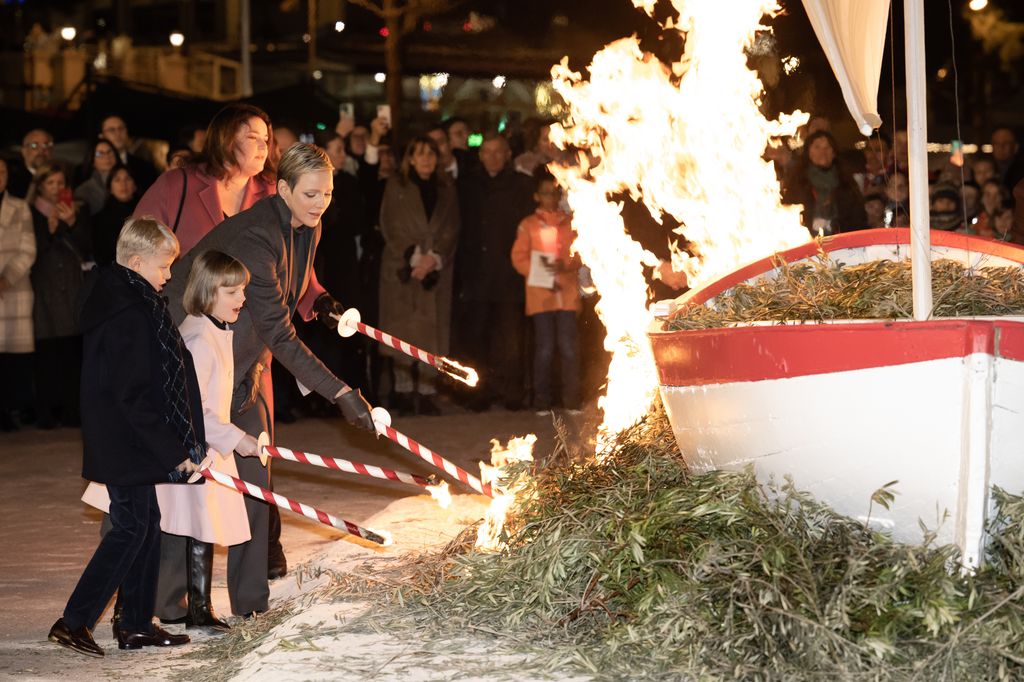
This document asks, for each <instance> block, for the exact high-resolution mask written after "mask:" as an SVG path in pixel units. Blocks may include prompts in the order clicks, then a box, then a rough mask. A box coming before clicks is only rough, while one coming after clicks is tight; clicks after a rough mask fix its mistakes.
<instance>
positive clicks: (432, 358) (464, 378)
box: [331, 308, 480, 386]
mask: <svg viewBox="0 0 1024 682" xmlns="http://www.w3.org/2000/svg"><path fill="white" fill-rule="evenodd" d="M331 317H333V318H334V319H335V320H337V321H338V335H339V336H341V337H342V338H346V339H347V338H348V337H350V336H352V335H353V334H355V333H356V332H359V333H360V334H365V335H366V336H369V337H370V338H371V339H373V340H374V341H378V342H380V343H383V344H384V345H385V346H389V347H391V348H394V349H395V350H397V351H399V352H402V353H405V354H406V355H408V356H409V357H411V358H413V359H415V360H419V361H420V362H425V363H427V364H428V365H430V366H431V367H434V368H436V369H437V370H438V371H439V372H441V373H442V374H445V375H447V376H449V377H451V378H452V379H455V380H456V381H461V382H462V383H464V384H466V385H467V386H476V385H477V383H478V382H479V381H480V377H479V376H478V375H477V373H476V370H475V369H473V368H472V367H466V366H465V365H462V364H459V363H458V362H455V361H454V360H452V359H451V358H446V357H444V356H442V355H434V354H433V353H428V352H427V351H425V350H423V349H421V348H417V347H416V346H414V345H412V344H411V343H407V342H405V341H403V340H401V339H396V338H395V337H393V336H391V335H390V334H387V333H385V332H382V331H381V330H379V329H376V328H375V327H371V326H370V325H368V324H363V322H362V321H361V319H362V318H361V316H360V315H359V311H358V310H357V309H356V308H349V309H348V310H346V311H345V312H344V313H342V314H341V315H335V314H334V313H331Z"/></svg>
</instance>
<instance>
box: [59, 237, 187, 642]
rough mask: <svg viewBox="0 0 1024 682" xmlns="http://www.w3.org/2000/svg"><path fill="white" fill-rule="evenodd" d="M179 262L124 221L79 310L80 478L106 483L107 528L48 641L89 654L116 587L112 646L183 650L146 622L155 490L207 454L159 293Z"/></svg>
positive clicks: (183, 355)
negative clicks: (118, 607)
mask: <svg viewBox="0 0 1024 682" xmlns="http://www.w3.org/2000/svg"><path fill="white" fill-rule="evenodd" d="M177 255H178V240H177V239H176V238H175V236H174V234H173V233H172V232H171V231H170V230H168V229H167V227H165V226H164V225H161V224H160V223H159V222H157V221H156V220H153V219H152V218H133V219H130V220H129V221H128V222H127V223H125V225H124V228H123V229H122V230H121V236H120V237H119V238H118V240H117V263H116V264H114V265H111V266H110V267H109V268H103V269H102V270H101V271H100V273H99V275H98V276H97V278H96V282H95V284H94V287H93V289H92V290H91V291H90V292H89V293H88V294H87V295H86V297H85V302H84V305H83V307H82V312H81V320H80V323H81V328H82V332H83V344H84V348H83V361H82V441H83V445H84V454H83V463H82V476H83V478H86V479H88V480H90V481H96V482H98V483H105V484H106V486H107V491H108V493H109V495H110V521H111V524H112V528H111V530H110V532H108V533H107V534H106V535H105V536H104V537H103V538H102V540H101V541H100V544H99V547H97V548H96V552H95V553H94V554H93V557H92V559H91V560H90V561H89V563H88V565H87V566H86V567H85V570H84V571H83V573H82V577H81V578H79V581H78V585H77V586H76V587H75V590H74V592H73V593H72V594H71V598H70V599H69V600H68V603H67V606H66V607H65V608H64V614H63V617H61V618H60V619H58V620H57V622H56V623H54V625H53V627H52V628H51V629H50V635H49V639H50V641H52V642H56V643H57V644H60V645H61V646H64V647H67V648H69V649H72V650H74V651H77V652H79V653H83V654H86V655H89V656H102V655H103V649H102V648H101V647H100V646H99V645H97V644H96V642H95V641H94V640H93V638H92V633H91V630H92V628H93V627H94V626H95V624H96V621H97V620H99V617H100V615H101V614H102V613H103V610H104V609H105V608H106V606H107V602H108V601H110V598H111V597H112V596H113V594H114V592H115V591H116V590H117V589H118V587H120V588H121V595H122V599H123V613H122V615H121V618H120V620H119V621H118V622H117V623H115V626H114V636H115V638H116V639H117V645H118V648H120V649H138V648H141V647H144V646H174V645H179V644H185V643H186V642H188V641H189V638H188V636H186V635H172V634H170V633H168V632H166V631H165V630H162V629H161V628H160V627H158V626H156V625H154V624H153V622H152V620H153V609H154V600H155V591H156V583H157V568H158V566H159V559H160V510H159V508H158V506H157V499H156V492H155V489H154V484H155V483H166V482H168V481H171V482H176V481H181V480H183V479H184V478H185V477H186V476H187V475H188V474H189V473H191V472H193V471H195V470H196V469H197V466H196V465H197V464H198V463H199V462H200V461H202V458H203V456H204V455H205V451H206V446H205V434H204V432H203V412H202V405H201V403H200V398H199V386H198V383H197V381H196V376H195V369H194V368H193V365H192V358H191V356H190V355H189V353H188V351H187V350H186V349H185V346H184V343H183V342H182V339H181V335H180V334H179V333H178V330H177V328H176V327H175V325H174V323H173V322H172V320H171V317H170V315H169V314H168V312H167V304H166V302H165V301H164V299H163V298H161V297H160V296H159V292H160V290H161V289H163V286H164V284H165V283H166V282H167V280H168V279H170V267H171V263H172V262H174V259H175V258H176V257H177Z"/></svg>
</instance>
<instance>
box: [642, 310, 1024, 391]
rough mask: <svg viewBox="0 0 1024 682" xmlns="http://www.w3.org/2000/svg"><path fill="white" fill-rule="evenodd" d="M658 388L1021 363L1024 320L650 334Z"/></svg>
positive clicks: (843, 324) (813, 325) (842, 324)
mask: <svg viewBox="0 0 1024 682" xmlns="http://www.w3.org/2000/svg"><path fill="white" fill-rule="evenodd" d="M650 339H651V346H652V347H653V349H654V357H655V361H656V363H657V366H658V374H659V377H660V380H661V385H662V386H702V385H707V384H724V383H732V382H738V381H762V380H765V379H785V378H789V377H799V376H807V375H812V374H827V373H830V372H848V371H853V370H859V369H869V368H873V367H886V366H890V365H904V364H909V363H914V362H927V361H929V360H941V359H945V358H957V357H966V356H968V355H971V354H975V353H988V354H994V355H996V356H997V357H1003V358H1008V359H1010V360H1017V361H1024V322H1015V321H1010V320H964V319H952V320H928V321H924V322H915V321H911V320H907V321H899V322H863V323H851V322H839V323H830V324H826V323H820V324H819V323H813V322H812V323H807V324H802V325H778V326H757V327H731V328H725V329H696V330H686V331H674V332H654V333H651V334H650Z"/></svg>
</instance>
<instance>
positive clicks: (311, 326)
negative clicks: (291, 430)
mask: <svg viewBox="0 0 1024 682" xmlns="http://www.w3.org/2000/svg"><path fill="white" fill-rule="evenodd" d="M332 148H333V151H334V155H333V156H331V151H332ZM327 153H328V156H331V163H332V165H334V167H335V169H336V170H335V171H334V196H333V197H332V198H331V204H330V206H328V207H327V210H326V211H324V215H323V218H322V222H323V228H322V233H321V236H320V244H319V245H317V249H316V259H315V260H314V262H313V267H314V269H315V272H316V276H317V280H318V281H319V282H320V284H321V285H322V286H323V288H324V289H325V290H326V291H327V292H328V293H329V294H331V296H333V297H334V298H336V299H338V300H339V301H341V302H342V303H343V304H344V305H345V307H346V308H357V309H358V310H359V312H360V314H361V315H362V317H363V320H364V321H365V322H367V323H368V324H369V323H370V322H369V320H370V315H374V319H375V313H371V310H370V309H371V308H373V309H374V310H376V305H377V303H376V301H377V297H376V286H377V281H376V279H374V280H372V281H371V280H369V279H368V277H367V272H366V267H365V258H366V257H368V256H369V255H370V253H369V251H370V249H372V248H373V247H374V242H375V241H376V240H378V239H379V235H378V234H377V231H376V229H375V227H374V222H375V221H373V220H371V219H370V217H369V216H368V215H367V212H366V201H365V199H364V198H363V194H362V192H361V191H360V187H359V181H358V180H357V179H356V177H355V176H353V175H350V174H349V173H346V172H345V171H342V170H337V169H339V168H341V167H342V166H343V165H344V163H345V158H346V155H345V148H344V144H343V142H342V141H341V138H337V141H336V143H335V144H333V145H330V146H329V147H328V148H327ZM296 327H297V328H298V325H296ZM300 336H301V337H302V339H303V341H305V342H306V345H308V346H309V348H310V350H312V351H313V352H314V353H315V354H316V356H317V357H318V358H320V359H321V360H323V362H324V364H325V365H327V368H328V369H330V370H331V371H332V372H334V374H336V375H337V376H338V377H340V378H341V379H342V381H344V382H345V383H346V384H348V385H350V386H356V387H359V388H360V389H361V390H362V392H363V395H365V396H366V397H367V399H368V400H370V402H371V403H375V402H376V400H375V398H374V397H372V396H374V395H375V392H374V391H373V389H372V387H371V385H370V382H369V377H368V373H367V362H368V339H367V338H366V337H365V336H363V335H362V334H356V335H354V336H351V337H349V338H347V339H343V338H341V337H340V336H338V334H337V333H336V332H334V331H331V330H329V329H327V328H326V327H325V326H324V325H322V324H316V323H312V322H311V323H306V328H305V329H303V330H301V332H300Z"/></svg>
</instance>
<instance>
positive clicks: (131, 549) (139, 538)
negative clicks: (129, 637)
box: [64, 485, 160, 633]
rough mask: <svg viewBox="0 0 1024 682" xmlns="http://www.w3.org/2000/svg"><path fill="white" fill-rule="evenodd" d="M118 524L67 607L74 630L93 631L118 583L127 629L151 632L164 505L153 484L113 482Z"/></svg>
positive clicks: (112, 502)
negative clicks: (162, 505)
mask: <svg viewBox="0 0 1024 682" xmlns="http://www.w3.org/2000/svg"><path fill="white" fill-rule="evenodd" d="M107 492H108V494H109V495H110V522H111V524H112V528H111V529H110V531H109V532H108V533H107V534H106V535H104V536H103V538H101V539H100V544H99V547H97V548H96V552H95V553H93V555H92V559H90V560H89V563H88V565H87V566H86V567H85V570H84V571H83V572H82V577H81V578H79V579H78V585H77V586H76V587H75V591H74V592H72V593H71V598H70V599H68V604H67V606H65V607H64V622H65V623H67V625H68V627H69V628H70V629H71V630H72V631H74V630H75V629H77V628H79V627H81V626H83V625H84V626H85V627H87V628H89V629H90V630H92V629H93V628H94V627H95V625H96V621H98V620H99V619H100V616H101V615H102V614H103V610H104V609H105V608H106V607H107V603H108V602H109V601H110V598H111V597H112V596H114V592H116V591H117V588H118V586H120V587H121V599H122V604H123V608H124V612H123V615H122V617H121V628H122V629H124V630H128V631H130V632H147V633H148V632H150V628H151V624H152V622H153V610H154V607H155V603H156V581H157V571H158V570H159V566H160V507H159V506H157V501H156V489H155V488H154V487H153V486H152V485H126V486H121V485H107Z"/></svg>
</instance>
